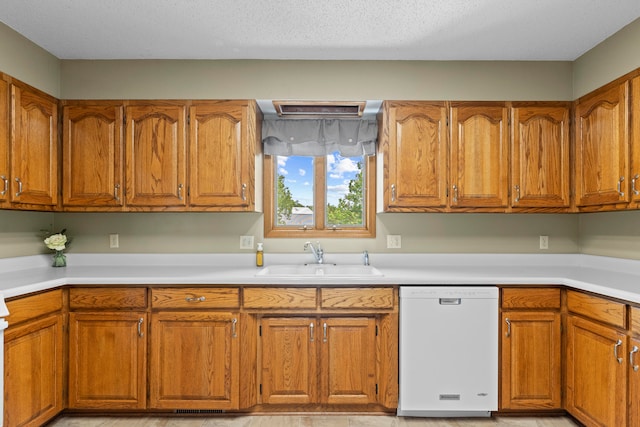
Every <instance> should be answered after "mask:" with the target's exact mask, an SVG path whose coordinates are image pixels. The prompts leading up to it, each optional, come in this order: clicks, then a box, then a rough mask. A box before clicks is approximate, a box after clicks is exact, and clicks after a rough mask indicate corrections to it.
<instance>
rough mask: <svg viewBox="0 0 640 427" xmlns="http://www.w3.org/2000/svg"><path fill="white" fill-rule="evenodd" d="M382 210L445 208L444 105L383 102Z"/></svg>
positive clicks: (445, 151)
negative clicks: (383, 175)
mask: <svg viewBox="0 0 640 427" xmlns="http://www.w3.org/2000/svg"><path fill="white" fill-rule="evenodd" d="M383 120H384V121H383V125H382V126H383V135H384V140H383V142H382V144H383V154H382V156H383V158H384V162H385V165H386V168H385V169H386V172H387V173H386V174H385V177H384V179H385V182H384V183H383V186H384V198H383V200H384V202H383V203H384V210H386V211H411V210H412V209H416V208H444V207H446V205H447V194H446V192H447V108H446V103H444V102H433V103H431V102H399V101H394V102H385V104H384V119H383Z"/></svg>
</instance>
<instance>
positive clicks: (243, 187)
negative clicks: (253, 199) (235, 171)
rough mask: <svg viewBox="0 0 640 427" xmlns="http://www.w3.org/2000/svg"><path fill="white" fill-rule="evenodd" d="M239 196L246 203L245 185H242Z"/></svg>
mask: <svg viewBox="0 0 640 427" xmlns="http://www.w3.org/2000/svg"><path fill="white" fill-rule="evenodd" d="M241 196H242V200H243V201H245V202H246V201H247V184H242V193H241Z"/></svg>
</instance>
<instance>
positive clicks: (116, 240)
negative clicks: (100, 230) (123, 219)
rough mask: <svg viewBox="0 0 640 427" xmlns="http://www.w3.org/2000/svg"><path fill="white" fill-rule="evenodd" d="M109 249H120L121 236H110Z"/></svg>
mask: <svg viewBox="0 0 640 427" xmlns="http://www.w3.org/2000/svg"><path fill="white" fill-rule="evenodd" d="M109 247H110V248H111V249H116V248H119V247H120V235H118V234H109Z"/></svg>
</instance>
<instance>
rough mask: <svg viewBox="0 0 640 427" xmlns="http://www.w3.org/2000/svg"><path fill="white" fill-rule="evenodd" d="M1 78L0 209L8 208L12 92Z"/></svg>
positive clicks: (6, 82)
mask: <svg viewBox="0 0 640 427" xmlns="http://www.w3.org/2000/svg"><path fill="white" fill-rule="evenodd" d="M1 77H2V76H0V207H3V206H6V202H7V201H9V200H10V197H9V188H10V186H9V178H10V177H11V172H10V170H9V168H10V166H11V164H10V163H9V159H10V155H9V153H10V145H11V143H10V141H11V140H10V135H11V132H10V117H9V106H10V105H11V104H10V95H11V90H10V88H9V82H8V81H7V80H5V79H3V78H1Z"/></svg>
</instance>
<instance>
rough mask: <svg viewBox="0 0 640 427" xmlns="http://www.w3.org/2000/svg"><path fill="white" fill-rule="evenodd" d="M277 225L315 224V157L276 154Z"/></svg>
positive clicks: (297, 225)
mask: <svg viewBox="0 0 640 427" xmlns="http://www.w3.org/2000/svg"><path fill="white" fill-rule="evenodd" d="M275 162H276V170H277V173H276V174H275V177H276V182H275V188H276V197H275V218H276V219H275V221H276V225H281V226H292V227H294V226H295V227H299V226H302V225H308V226H313V225H314V224H315V221H314V216H313V215H314V207H313V200H314V199H313V188H314V185H313V177H314V171H313V157H307V156H289V157H287V156H276V158H275Z"/></svg>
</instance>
